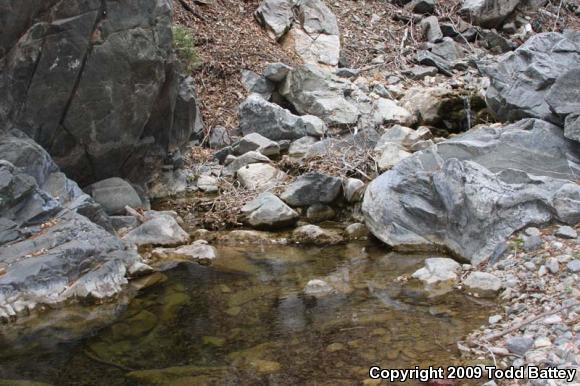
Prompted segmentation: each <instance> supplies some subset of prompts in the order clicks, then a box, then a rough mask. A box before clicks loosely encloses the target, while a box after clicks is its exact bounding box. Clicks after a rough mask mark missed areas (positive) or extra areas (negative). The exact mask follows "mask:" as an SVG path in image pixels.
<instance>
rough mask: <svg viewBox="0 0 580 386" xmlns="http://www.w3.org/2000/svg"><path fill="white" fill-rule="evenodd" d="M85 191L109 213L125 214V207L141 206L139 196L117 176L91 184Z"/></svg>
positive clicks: (135, 207) (128, 184) (137, 207)
mask: <svg viewBox="0 0 580 386" xmlns="http://www.w3.org/2000/svg"><path fill="white" fill-rule="evenodd" d="M85 192H87V193H88V194H90V195H91V197H93V199H94V200H95V201H96V202H98V203H99V204H101V205H102V207H103V208H104V209H105V212H107V214H109V215H118V214H125V207H126V206H130V207H131V208H134V209H140V208H142V207H143V204H142V202H141V198H139V195H138V194H137V191H136V190H135V188H133V187H132V186H131V184H130V183H128V182H127V181H125V180H123V179H122V178H119V177H111V178H107V179H106V180H101V181H98V182H95V183H94V184H91V185H89V186H87V187H86V188H85Z"/></svg>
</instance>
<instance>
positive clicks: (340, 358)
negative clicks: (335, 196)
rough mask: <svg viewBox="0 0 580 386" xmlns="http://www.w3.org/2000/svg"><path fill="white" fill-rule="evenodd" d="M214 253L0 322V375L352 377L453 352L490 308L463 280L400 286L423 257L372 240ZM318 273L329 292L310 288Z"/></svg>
mask: <svg viewBox="0 0 580 386" xmlns="http://www.w3.org/2000/svg"><path fill="white" fill-rule="evenodd" d="M218 252H219V253H218V256H219V257H218V258H217V259H216V260H215V262H214V264H212V265H211V266H202V265H198V264H194V263H185V264H181V265H179V266H177V267H176V268H174V269H172V270H170V271H166V272H164V273H163V274H159V273H158V274H156V276H155V278H156V279H155V280H156V284H154V285H151V286H149V287H147V288H145V289H143V290H141V291H139V293H138V294H137V296H136V297H134V298H132V299H131V300H129V297H127V298H126V299H119V300H118V301H117V302H115V303H105V304H103V305H100V306H90V307H89V306H83V305H76V306H69V307H64V308H62V309H57V310H50V311H44V313H43V314H42V315H41V316H40V317H39V318H35V319H32V321H30V322H27V323H25V322H16V323H14V324H12V325H4V326H2V330H0V331H1V332H0V380H1V379H10V380H14V379H24V380H34V381H37V382H44V383H48V384H54V385H80V384H82V385H141V384H171V385H198V384H199V385H213V384H215V385H224V384H232V385H239V384H241V385H262V384H264V385H265V384H271V385H297V384H312V385H314V384H316V385H323V384H324V385H326V384H328V385H330V384H333V385H343V384H344V385H355V384H361V382H363V381H364V380H365V379H368V378H369V376H368V369H369V367H370V366H373V365H380V366H382V367H384V368H413V367H415V366H421V367H425V366H429V365H434V366H448V365H452V364H461V363H462V361H461V358H460V355H459V351H458V350H457V347H456V342H457V341H458V340H460V339H461V338H463V337H464V336H465V335H467V334H468V333H469V332H470V331H472V330H474V329H476V328H478V327H479V326H481V325H482V324H484V323H485V322H486V320H487V317H488V316H489V315H491V314H492V312H493V311H494V310H495V307H496V306H495V304H494V303H489V302H485V301H483V300H480V299H476V298H471V297H468V296H465V295H463V294H461V293H459V292H454V293H452V294H450V295H447V296H444V297H440V298H436V299H429V298H427V297H426V296H425V294H424V293H422V292H421V291H419V290H416V289H413V288H412V287H409V286H408V285H406V286H403V285H402V284H401V283H400V282H399V281H398V280H396V279H397V277H399V276H400V275H403V274H411V273H412V272H414V271H415V270H416V269H418V268H419V267H421V265H422V262H423V260H424V259H425V257H426V256H424V255H403V254H398V253H393V252H389V251H388V250H386V249H385V248H384V247H382V246H379V245H377V244H374V243H372V242H367V243H351V244H347V245H341V246H336V247H324V248H299V247H294V246H264V247H261V246H251V247H247V246H245V247H218ZM312 279H323V280H325V281H326V282H327V283H329V284H331V285H332V287H333V288H335V292H334V293H332V294H329V295H326V296H324V297H318V298H315V297H311V296H307V295H305V294H304V292H303V288H304V287H305V285H306V283H307V282H308V281H310V280H312ZM49 321H50V323H49ZM0 384H5V383H2V381H0ZM6 384H16V383H10V382H9V383H6ZM27 384H29V383H27ZM406 384H408V385H412V384H413V383H412V382H407V383H406ZM417 384H419V383H417Z"/></svg>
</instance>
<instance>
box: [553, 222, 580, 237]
mask: <svg viewBox="0 0 580 386" xmlns="http://www.w3.org/2000/svg"><path fill="white" fill-rule="evenodd" d="M554 235H555V236H556V237H560V238H562V239H575V238H577V237H578V232H576V229H574V228H572V227H571V226H567V225H564V226H559V227H558V229H556V232H554Z"/></svg>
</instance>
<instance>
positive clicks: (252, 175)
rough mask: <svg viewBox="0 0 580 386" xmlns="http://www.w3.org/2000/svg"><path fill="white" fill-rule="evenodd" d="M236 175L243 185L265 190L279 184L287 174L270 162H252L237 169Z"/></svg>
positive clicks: (248, 187)
mask: <svg viewBox="0 0 580 386" xmlns="http://www.w3.org/2000/svg"><path fill="white" fill-rule="evenodd" d="M236 176H237V178H238V180H239V181H240V183H241V184H242V186H243V187H245V188H247V189H250V190H266V189H271V188H274V187H275V186H276V185H279V184H281V183H282V182H283V181H284V180H285V179H286V178H288V176H287V175H286V173H284V172H283V171H281V170H279V169H277V168H275V167H274V166H272V165H270V164H264V163H253V164H250V165H246V166H243V167H241V168H239V169H238V171H237V172H236Z"/></svg>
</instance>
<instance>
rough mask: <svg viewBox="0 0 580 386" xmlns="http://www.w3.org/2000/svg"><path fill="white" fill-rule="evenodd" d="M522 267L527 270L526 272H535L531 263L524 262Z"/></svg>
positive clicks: (534, 267) (534, 266)
mask: <svg viewBox="0 0 580 386" xmlns="http://www.w3.org/2000/svg"><path fill="white" fill-rule="evenodd" d="M524 267H525V268H526V269H527V270H528V271H535V270H536V264H534V263H532V262H531V261H526V262H525V263H524Z"/></svg>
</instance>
